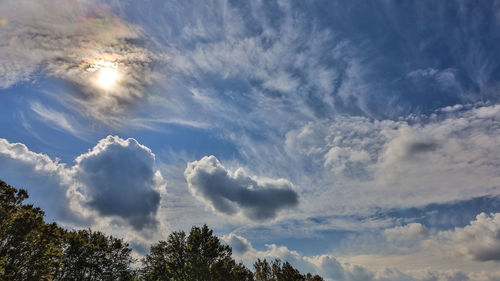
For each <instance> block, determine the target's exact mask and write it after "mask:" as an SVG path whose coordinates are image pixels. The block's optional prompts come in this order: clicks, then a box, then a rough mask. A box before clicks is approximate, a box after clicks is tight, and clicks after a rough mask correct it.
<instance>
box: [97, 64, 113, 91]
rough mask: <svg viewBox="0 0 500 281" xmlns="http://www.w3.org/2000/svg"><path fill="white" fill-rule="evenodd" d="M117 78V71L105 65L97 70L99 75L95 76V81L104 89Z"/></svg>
mask: <svg viewBox="0 0 500 281" xmlns="http://www.w3.org/2000/svg"><path fill="white" fill-rule="evenodd" d="M117 80H118V72H117V71H116V70H115V69H113V68H111V67H105V68H101V69H100V70H99V77H98V78H97V83H98V84H99V86H101V87H102V88H104V89H109V88H111V87H112V86H113V85H114V84H115V83H116V81H117Z"/></svg>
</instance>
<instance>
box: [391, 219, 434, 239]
mask: <svg viewBox="0 0 500 281" xmlns="http://www.w3.org/2000/svg"><path fill="white" fill-rule="evenodd" d="M384 234H385V236H386V237H387V239H388V240H392V241H394V240H416V239H422V238H424V237H425V236H426V235H427V234H429V230H428V229H427V228H426V227H425V226H423V225H422V224H420V223H410V224H407V225H404V226H396V227H394V228H388V229H386V230H384Z"/></svg>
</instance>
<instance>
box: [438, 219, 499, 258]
mask: <svg viewBox="0 0 500 281" xmlns="http://www.w3.org/2000/svg"><path fill="white" fill-rule="evenodd" d="M443 235H444V236H447V238H449V239H451V243H452V245H453V246H454V247H456V249H458V251H459V252H461V253H462V254H465V255H466V256H468V257H469V258H471V259H474V260H477V261H500V213H495V214H490V215H488V214H485V213H481V214H479V215H477V217H476V220H474V221H471V222H470V224H469V225H467V226H465V227H463V228H455V230H453V231H450V232H447V233H444V234H443Z"/></svg>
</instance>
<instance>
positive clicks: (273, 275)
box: [253, 259, 324, 281]
mask: <svg viewBox="0 0 500 281" xmlns="http://www.w3.org/2000/svg"><path fill="white" fill-rule="evenodd" d="M253 267H254V269H255V273H254V275H255V280H256V281H324V279H323V278H322V277H321V276H319V275H314V276H313V275H311V273H307V274H305V275H302V274H301V273H300V271H299V270H298V269H296V268H294V267H293V266H292V265H291V264H290V263H289V262H285V263H282V262H281V261H280V260H279V259H275V260H273V261H271V262H268V261H267V260H266V259H264V260H261V259H257V261H256V262H255V263H254V265H253Z"/></svg>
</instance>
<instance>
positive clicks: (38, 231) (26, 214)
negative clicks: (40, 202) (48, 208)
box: [0, 180, 62, 280]
mask: <svg viewBox="0 0 500 281" xmlns="http://www.w3.org/2000/svg"><path fill="white" fill-rule="evenodd" d="M27 198H28V193H27V192H26V191H25V190H23V189H21V190H17V189H15V188H13V187H11V186H10V185H7V184H6V183H5V182H3V181H1V180H0V279H2V280H4V279H5V280H49V279H51V276H52V275H53V274H54V273H55V271H56V270H57V267H58V264H59V263H60V261H61V255H62V251H61V244H62V239H61V229H60V228H59V227H58V226H57V225H56V224H55V223H53V224H46V223H45V222H44V220H43V216H44V212H43V211H42V210H40V209H39V208H34V207H33V206H32V205H24V204H23V201H24V200H25V199H27Z"/></svg>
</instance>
